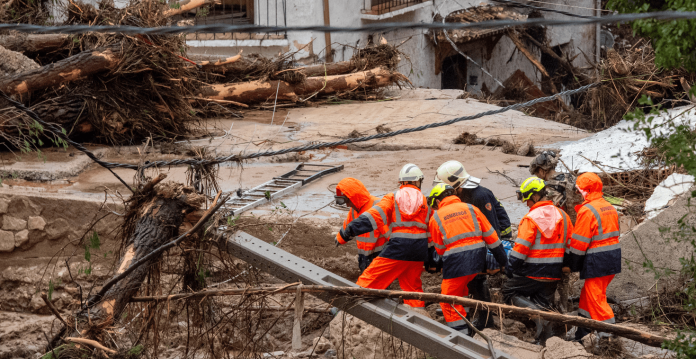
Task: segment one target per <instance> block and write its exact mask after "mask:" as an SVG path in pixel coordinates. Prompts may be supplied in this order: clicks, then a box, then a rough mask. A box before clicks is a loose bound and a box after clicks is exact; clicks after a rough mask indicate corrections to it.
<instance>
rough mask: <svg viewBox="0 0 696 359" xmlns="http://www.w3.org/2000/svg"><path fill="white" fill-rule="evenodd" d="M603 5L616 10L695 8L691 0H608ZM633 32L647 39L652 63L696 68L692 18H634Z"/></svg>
mask: <svg viewBox="0 0 696 359" xmlns="http://www.w3.org/2000/svg"><path fill="white" fill-rule="evenodd" d="M607 8H609V9H611V10H617V11H618V12H620V13H645V12H656V11H696V1H694V0H665V1H654V0H609V2H608V3H607ZM631 26H632V27H633V31H634V33H636V34H637V35H639V36H643V37H646V38H648V39H650V40H651V42H652V46H653V48H654V49H655V64H657V65H658V66H660V67H664V68H674V67H680V66H683V67H685V68H686V69H687V70H689V71H696V20H669V21H665V20H655V19H646V20H637V21H634V22H633V23H632V24H631Z"/></svg>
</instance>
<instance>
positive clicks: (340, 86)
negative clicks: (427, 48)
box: [197, 68, 410, 104]
mask: <svg viewBox="0 0 696 359" xmlns="http://www.w3.org/2000/svg"><path fill="white" fill-rule="evenodd" d="M399 82H408V83H410V81H409V80H408V79H407V78H406V77H405V76H404V75H401V74H399V73H396V72H391V71H389V70H386V69H383V68H376V69H372V70H369V71H361V72H355V73H351V74H347V75H336V76H327V77H308V78H307V79H305V81H304V82H302V83H300V84H291V83H288V82H285V81H250V82H243V83H230V84H221V85H209V86H203V87H202V88H201V89H200V93H199V94H198V96H197V97H203V98H207V99H212V100H225V101H235V102H242V103H247V104H249V103H255V102H264V101H266V100H268V99H273V98H274V97H275V96H276V93H277V94H278V100H284V101H299V99H300V98H299V96H306V95H310V94H313V93H319V94H321V95H327V94H334V93H338V92H343V91H352V90H355V89H357V88H360V87H366V88H379V87H385V86H389V85H392V84H395V83H399Z"/></svg>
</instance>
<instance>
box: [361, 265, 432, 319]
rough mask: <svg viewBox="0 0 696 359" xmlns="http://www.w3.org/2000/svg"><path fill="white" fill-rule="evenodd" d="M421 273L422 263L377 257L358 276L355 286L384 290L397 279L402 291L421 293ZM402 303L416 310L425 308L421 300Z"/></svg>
mask: <svg viewBox="0 0 696 359" xmlns="http://www.w3.org/2000/svg"><path fill="white" fill-rule="evenodd" d="M422 272H423V262H412V261H400V260H396V259H389V258H384V257H377V258H375V259H374V260H373V261H372V263H370V266H369V267H367V269H365V271H364V272H363V273H362V274H361V275H360V278H358V282H357V283H356V284H357V285H359V286H361V287H363V288H370V289H386V288H387V287H389V285H390V284H392V282H394V280H395V279H399V286H401V289H402V290H404V291H407V292H420V293H423V282H422V281H421V273H422ZM404 303H406V304H408V305H410V306H412V307H416V308H423V307H425V302H423V301H422V300H413V299H408V300H404Z"/></svg>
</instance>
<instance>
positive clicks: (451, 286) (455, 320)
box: [440, 273, 478, 329]
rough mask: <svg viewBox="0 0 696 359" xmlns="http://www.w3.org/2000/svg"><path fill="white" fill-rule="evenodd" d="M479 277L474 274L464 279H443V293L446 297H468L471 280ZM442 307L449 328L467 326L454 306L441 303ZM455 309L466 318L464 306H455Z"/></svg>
mask: <svg viewBox="0 0 696 359" xmlns="http://www.w3.org/2000/svg"><path fill="white" fill-rule="evenodd" d="M477 275H478V273H474V274H471V275H467V276H463V277H456V278H450V279H443V280H442V290H441V293H442V294H444V295H456V296H458V297H466V296H467V295H469V287H468V285H469V282H471V280H472V279H474V278H475V277H476V276H477ZM440 307H441V308H442V314H443V315H444V316H445V321H446V322H447V326H448V327H450V328H457V329H461V328H463V327H464V326H465V325H466V322H465V321H464V319H462V317H460V316H459V314H457V312H456V311H455V310H454V309H452V306H451V305H450V304H449V303H440ZM454 308H456V309H457V310H458V311H459V313H462V315H464V316H466V310H465V309H464V307H463V306H461V305H459V304H455V305H454Z"/></svg>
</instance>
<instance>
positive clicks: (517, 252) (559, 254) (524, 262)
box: [509, 201, 573, 279]
mask: <svg viewBox="0 0 696 359" xmlns="http://www.w3.org/2000/svg"><path fill="white" fill-rule="evenodd" d="M572 233H573V223H571V221H570V217H569V216H568V214H566V213H565V212H564V211H563V210H562V209H560V208H558V207H556V206H554V205H553V201H540V202H537V203H535V204H534V206H532V208H530V209H529V213H527V214H526V215H525V216H524V217H523V218H522V220H521V221H520V225H519V227H518V228H517V239H516V240H515V246H514V247H513V248H512V251H510V256H509V260H510V268H511V269H512V272H513V273H515V274H517V275H522V276H526V277H529V278H532V279H561V277H562V274H563V257H564V255H565V251H566V245H567V243H568V240H569V239H570V236H571V235H572Z"/></svg>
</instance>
